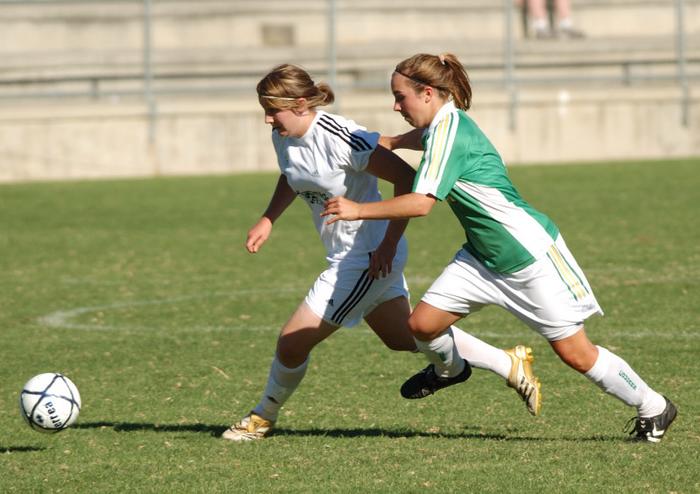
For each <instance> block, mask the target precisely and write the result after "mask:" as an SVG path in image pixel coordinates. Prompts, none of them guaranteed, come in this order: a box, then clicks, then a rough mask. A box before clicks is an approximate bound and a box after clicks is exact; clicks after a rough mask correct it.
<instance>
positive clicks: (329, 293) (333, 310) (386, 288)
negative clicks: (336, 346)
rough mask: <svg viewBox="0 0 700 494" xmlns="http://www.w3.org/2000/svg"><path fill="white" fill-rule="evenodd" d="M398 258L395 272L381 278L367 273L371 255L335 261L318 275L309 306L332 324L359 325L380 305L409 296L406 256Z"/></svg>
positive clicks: (310, 294) (309, 299)
mask: <svg viewBox="0 0 700 494" xmlns="http://www.w3.org/2000/svg"><path fill="white" fill-rule="evenodd" d="M397 257H398V258H395V259H394V262H393V265H392V270H391V273H389V275H388V276H386V277H385V278H377V279H371V278H369V276H367V271H368V268H369V256H367V257H366V258H364V257H363V258H352V259H343V260H341V261H339V262H336V263H333V264H331V265H330V266H329V267H328V269H326V270H325V271H324V272H323V273H321V274H320V275H319V277H318V278H316V282H315V283H314V285H313V286H312V287H311V290H309V293H308V294H307V295H306V299H305V302H306V305H308V306H309V308H310V309H311V310H312V311H313V312H314V313H315V314H316V315H317V316H319V317H320V318H321V319H323V320H324V321H326V322H327V323H329V324H333V325H334V326H348V327H351V326H355V325H356V324H358V323H359V322H360V321H361V320H362V318H363V317H364V316H365V315H367V314H369V313H370V312H372V311H373V310H374V309H375V308H376V307H377V306H378V305H380V304H382V303H384V302H387V301H389V300H392V299H394V298H396V297H406V298H408V285H407V284H406V279H405V278H404V276H403V268H404V265H405V263H406V258H405V256H404V257H403V258H400V257H399V256H398V255H397Z"/></svg>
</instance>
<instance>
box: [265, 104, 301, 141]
mask: <svg viewBox="0 0 700 494" xmlns="http://www.w3.org/2000/svg"><path fill="white" fill-rule="evenodd" d="M265 123H266V124H270V125H271V126H272V128H273V129H276V130H277V131H278V132H279V133H280V135H281V136H285V137H286V136H289V137H301V136H303V135H304V134H305V133H306V130H307V129H308V128H309V126H308V122H306V120H305V119H303V118H302V117H301V115H300V114H299V112H298V111H296V110H274V109H270V110H265Z"/></svg>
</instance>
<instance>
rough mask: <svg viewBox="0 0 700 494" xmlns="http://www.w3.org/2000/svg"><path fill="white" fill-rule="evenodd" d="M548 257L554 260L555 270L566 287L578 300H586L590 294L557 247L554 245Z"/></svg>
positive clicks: (548, 252)
mask: <svg viewBox="0 0 700 494" xmlns="http://www.w3.org/2000/svg"><path fill="white" fill-rule="evenodd" d="M547 255H548V256H549V258H550V259H551V260H552V263H553V264H554V268H555V269H556V270H557V272H558V273H559V276H561V278H562V280H563V281H564V283H566V286H567V287H568V288H569V290H570V291H571V293H572V294H573V295H574V298H575V299H576V300H580V299H582V298H584V297H585V296H586V295H587V294H588V290H587V289H586V287H584V286H583V284H582V283H581V280H580V279H579V277H578V275H577V274H576V272H574V271H573V270H572V269H571V267H570V266H569V263H567V262H566V260H565V259H564V256H562V255H561V252H559V249H557V246H556V245H554V244H552V246H551V247H550V248H549V250H548V251H547Z"/></svg>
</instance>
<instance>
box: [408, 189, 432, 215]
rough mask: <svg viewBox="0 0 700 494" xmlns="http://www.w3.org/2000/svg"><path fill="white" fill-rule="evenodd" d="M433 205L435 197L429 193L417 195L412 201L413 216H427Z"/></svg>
mask: <svg viewBox="0 0 700 494" xmlns="http://www.w3.org/2000/svg"><path fill="white" fill-rule="evenodd" d="M434 205H435V198H434V197H432V196H429V195H422V194H420V195H418V197H416V198H415V201H413V211H414V214H413V216H414V217H416V218H420V217H422V216H427V215H428V213H430V211H432V209H433V206H434Z"/></svg>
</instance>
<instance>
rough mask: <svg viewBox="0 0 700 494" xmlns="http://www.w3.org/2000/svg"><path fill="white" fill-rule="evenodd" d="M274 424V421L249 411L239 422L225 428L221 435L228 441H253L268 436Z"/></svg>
mask: <svg viewBox="0 0 700 494" xmlns="http://www.w3.org/2000/svg"><path fill="white" fill-rule="evenodd" d="M274 425H275V423H274V422H272V421H270V420H267V419H264V418H262V417H261V416H260V415H256V414H255V413H253V412H250V413H249V414H248V415H246V416H245V417H243V418H242V419H241V421H240V422H238V423H237V424H234V425H232V426H231V427H229V428H228V429H226V430H225V431H224V433H223V434H222V435H221V437H222V439H228V440H229V441H238V442H242V441H255V440H257V439H262V438H264V437H265V436H269V435H270V434H271V431H272V427H273V426H274Z"/></svg>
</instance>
